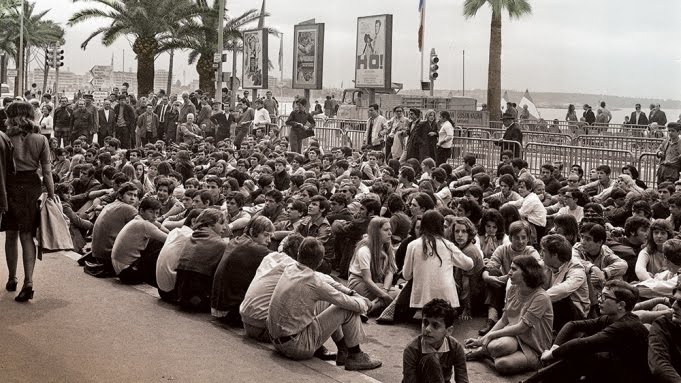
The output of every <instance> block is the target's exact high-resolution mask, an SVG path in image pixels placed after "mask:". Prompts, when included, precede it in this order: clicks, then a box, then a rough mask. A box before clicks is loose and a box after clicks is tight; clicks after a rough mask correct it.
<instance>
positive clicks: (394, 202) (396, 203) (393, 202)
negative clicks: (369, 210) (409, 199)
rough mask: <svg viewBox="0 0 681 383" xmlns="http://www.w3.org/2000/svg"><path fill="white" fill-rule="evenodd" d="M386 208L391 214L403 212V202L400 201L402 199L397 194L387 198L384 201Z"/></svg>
mask: <svg viewBox="0 0 681 383" xmlns="http://www.w3.org/2000/svg"><path fill="white" fill-rule="evenodd" d="M386 206H387V208H388V211H389V212H390V213H392V214H394V213H397V212H400V211H404V208H405V206H404V201H402V198H400V196H399V195H397V194H394V193H393V194H391V195H389V196H388V198H387V200H386Z"/></svg>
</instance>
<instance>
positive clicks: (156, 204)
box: [140, 197, 161, 211]
mask: <svg viewBox="0 0 681 383" xmlns="http://www.w3.org/2000/svg"><path fill="white" fill-rule="evenodd" d="M160 209H161V201H159V200H158V199H156V198H154V197H144V198H143V199H142V202H140V211H142V210H160Z"/></svg>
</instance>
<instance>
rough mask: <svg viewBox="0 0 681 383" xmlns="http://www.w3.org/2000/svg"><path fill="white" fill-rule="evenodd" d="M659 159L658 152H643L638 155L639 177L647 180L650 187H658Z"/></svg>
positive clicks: (644, 180)
mask: <svg viewBox="0 0 681 383" xmlns="http://www.w3.org/2000/svg"><path fill="white" fill-rule="evenodd" d="M659 162H660V161H659V159H658V158H657V154H656V153H642V154H641V155H640V156H638V166H637V167H636V168H637V169H638V179H640V180H641V181H643V182H645V183H646V185H647V186H648V187H649V188H653V189H657V167H658V166H659Z"/></svg>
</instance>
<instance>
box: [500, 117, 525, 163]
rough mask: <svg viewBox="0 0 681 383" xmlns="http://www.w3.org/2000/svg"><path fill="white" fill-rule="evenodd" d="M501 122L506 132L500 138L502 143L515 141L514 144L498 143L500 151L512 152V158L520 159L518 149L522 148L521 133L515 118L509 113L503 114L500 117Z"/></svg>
mask: <svg viewBox="0 0 681 383" xmlns="http://www.w3.org/2000/svg"><path fill="white" fill-rule="evenodd" d="M501 121H502V122H503V123H504V127H505V128H506V131H505V132H504V136H503V137H502V141H515V142H518V143H519V144H516V143H515V142H499V144H500V145H501V151H502V152H503V151H504V150H510V151H512V152H513V158H520V148H521V147H522V146H523V132H522V131H521V130H520V126H518V124H516V123H515V117H513V114H511V113H509V112H505V113H504V114H503V115H502V116H501Z"/></svg>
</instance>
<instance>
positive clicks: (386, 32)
mask: <svg viewBox="0 0 681 383" xmlns="http://www.w3.org/2000/svg"><path fill="white" fill-rule="evenodd" d="M392 29H393V16H392V15H376V16H365V17H358V18H357V53H356V55H355V86H357V87H358V88H389V87H390V86H391V85H392V78H391V72H392V70H391V69H392Z"/></svg>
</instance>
